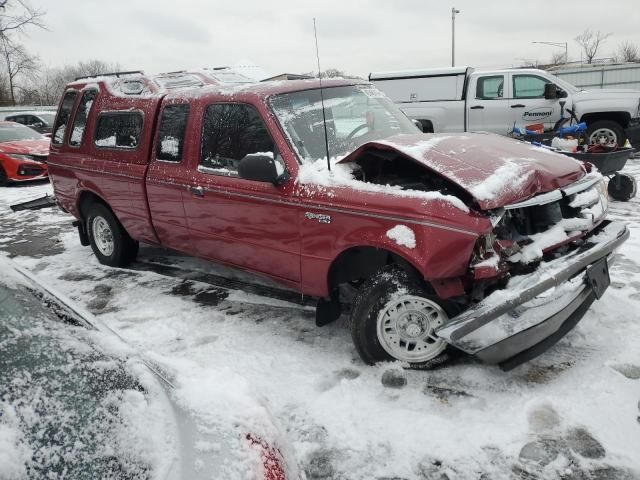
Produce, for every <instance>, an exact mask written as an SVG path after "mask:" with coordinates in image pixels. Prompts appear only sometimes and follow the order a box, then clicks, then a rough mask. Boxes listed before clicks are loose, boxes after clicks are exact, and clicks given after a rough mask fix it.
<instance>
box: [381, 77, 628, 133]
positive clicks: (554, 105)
mask: <svg viewBox="0 0 640 480" xmlns="http://www.w3.org/2000/svg"><path fill="white" fill-rule="evenodd" d="M369 80H370V81H371V82H373V83H374V84H375V85H376V87H377V88H379V89H380V90H382V91H383V92H384V93H385V94H386V95H387V96H388V97H389V98H391V100H393V101H394V102H395V103H397V104H398V105H399V107H400V108H401V109H402V110H403V111H404V112H405V113H406V114H407V115H408V116H409V117H410V118H412V119H415V120H418V121H420V123H421V124H422V127H423V129H424V131H425V132H467V131H489V132H494V133H498V134H502V135H506V134H507V133H509V132H511V130H512V129H513V127H514V125H515V126H517V127H523V126H527V125H531V124H540V123H542V124H544V127H545V130H550V129H552V128H553V126H554V125H555V123H556V122H557V121H558V120H559V119H560V117H561V114H562V106H564V108H566V109H571V110H573V111H574V112H575V114H576V116H577V118H578V119H579V120H580V121H581V122H586V123H587V126H588V131H587V134H588V137H589V142H590V143H598V142H600V143H606V144H612V143H617V144H619V145H622V144H624V142H625V141H626V140H627V138H628V139H630V140H631V141H632V142H637V143H640V91H637V90H605V89H602V90H601V89H596V90H589V91H586V90H579V89H578V88H576V87H574V86H573V85H571V84H570V83H567V82H565V81H564V80H561V79H559V78H557V77H555V76H553V75H551V74H550V73H548V72H546V71H544V70H537V69H504V70H491V71H480V70H474V69H473V68H470V67H452V68H437V69H423V70H407V71H397V72H378V73H371V74H370V75H369ZM565 116H568V114H566V113H565Z"/></svg>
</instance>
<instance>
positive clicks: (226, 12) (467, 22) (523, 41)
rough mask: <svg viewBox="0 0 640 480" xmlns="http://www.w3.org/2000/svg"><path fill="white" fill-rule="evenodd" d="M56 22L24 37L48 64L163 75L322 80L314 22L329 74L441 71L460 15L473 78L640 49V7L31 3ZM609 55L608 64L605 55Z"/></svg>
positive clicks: (423, 2) (373, 0)
mask: <svg viewBox="0 0 640 480" xmlns="http://www.w3.org/2000/svg"><path fill="white" fill-rule="evenodd" d="M31 4H32V5H33V6H35V7H38V8H42V9H43V10H45V11H46V12H47V14H46V16H45V22H46V24H47V27H48V30H42V31H36V30H35V29H31V30H30V33H29V34H28V37H26V38H25V43H26V44H27V46H28V48H29V49H30V51H31V52H32V53H34V54H36V55H38V56H39V57H40V60H41V61H42V63H44V64H45V65H48V66H56V65H60V64H65V63H75V62H77V61H79V60H88V59H93V58H97V59H101V60H106V61H112V62H119V63H120V65H121V67H122V68H123V69H143V70H145V71H148V72H162V71H172V70H180V69H185V68H200V67H205V66H222V65H233V64H236V63H238V62H243V61H247V60H249V61H251V62H253V63H255V64H257V65H260V66H262V67H263V68H264V69H265V70H266V71H267V72H269V73H271V74H274V75H275V74H278V73H282V72H291V73H296V72H307V71H310V70H314V69H316V66H315V50H314V44H313V23H312V22H313V21H312V19H313V17H316V18H317V21H318V29H319V37H320V55H321V62H322V67H323V69H324V68H329V67H333V68H338V69H340V70H343V71H345V72H347V73H351V74H357V75H361V76H366V75H367V74H368V73H369V72H371V71H383V70H397V69H408V68H420V67H441V66H447V65H450V62H451V7H452V6H455V7H456V8H458V9H459V10H461V13H460V14H459V15H458V16H457V19H456V64H457V65H470V66H475V67H481V66H484V67H488V66H510V65H519V64H520V63H522V59H540V60H547V59H549V58H550V57H551V55H552V53H553V52H554V51H557V49H555V48H554V47H550V46H544V45H533V44H532V43H531V42H532V41H534V40H537V41H552V42H564V41H568V42H569V57H570V59H580V49H579V47H578V45H577V44H576V43H575V42H574V41H573V38H574V37H575V36H576V35H577V34H578V33H580V32H581V31H582V30H583V29H584V28H586V27H590V28H592V29H595V30H598V29H600V30H603V31H605V32H611V33H612V36H611V37H610V38H609V39H607V41H606V42H605V44H604V47H603V51H602V54H603V55H604V56H609V55H610V54H611V53H612V52H613V51H614V50H615V49H616V47H617V46H618V44H619V43H620V42H622V41H624V40H629V41H632V42H634V43H636V44H638V45H640V28H639V26H640V0H609V1H608V2H605V1H603V0H582V1H575V0H549V1H546V2H545V1H526V0H525V1H522V0H497V1H496V0H492V1H489V0H484V1H478V0H455V2H442V1H436V0H369V1H358V0H355V1H353V0H352V1H347V0H322V1H316V2H308V1H304V0H235V1H234V0H224V1H220V0H218V1H211V0H178V1H175V0H173V1H169V0H55V1H51V0H31ZM603 55H599V56H603Z"/></svg>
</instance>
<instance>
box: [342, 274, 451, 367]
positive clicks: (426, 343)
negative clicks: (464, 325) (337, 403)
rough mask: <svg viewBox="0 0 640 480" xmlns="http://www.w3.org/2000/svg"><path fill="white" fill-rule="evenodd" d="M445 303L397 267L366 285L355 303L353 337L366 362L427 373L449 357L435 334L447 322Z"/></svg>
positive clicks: (442, 342) (446, 345) (445, 347)
mask: <svg viewBox="0 0 640 480" xmlns="http://www.w3.org/2000/svg"><path fill="white" fill-rule="evenodd" d="M442 304H443V302H442V301H441V300H439V299H438V298H437V297H436V296H435V295H432V294H429V293H428V292H427V291H426V290H425V288H424V287H423V286H422V285H421V284H420V282H418V281H416V280H415V279H412V278H411V277H410V275H409V274H408V273H407V272H406V271H404V270H402V269H401V268H399V267H398V266H396V265H388V266H386V267H384V268H382V269H381V270H380V271H379V272H378V273H376V274H375V275H373V276H372V277H371V278H370V279H368V280H367V281H365V282H364V283H363V284H362V285H361V287H360V289H359V291H358V295H357V296H356V298H355V300H354V302H353V309H352V313H351V337H352V339H353V343H354V344H355V347H356V350H357V351H358V353H359V354H360V357H361V358H362V360H363V361H364V362H365V363H368V364H369V365H373V364H375V363H378V362H390V361H401V362H405V363H407V364H409V366H410V367H411V368H420V369H430V368H434V367H438V366H441V365H442V364H443V363H445V362H447V361H448V360H449V359H450V358H451V355H450V353H451V352H450V350H451V349H450V347H449V346H448V344H447V343H446V342H445V341H444V340H443V339H440V338H438V337H437V336H436V335H435V334H434V329H435V328H437V327H438V326H440V325H442V324H443V323H444V322H446V321H447V320H448V318H449V317H448V314H447V313H446V311H445V310H444V308H443V306H442Z"/></svg>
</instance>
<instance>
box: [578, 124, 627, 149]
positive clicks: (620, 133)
mask: <svg viewBox="0 0 640 480" xmlns="http://www.w3.org/2000/svg"><path fill="white" fill-rule="evenodd" d="M587 139H588V141H589V143H590V144H594V143H595V144H602V145H613V144H617V145H619V146H623V145H624V143H625V142H626V141H627V135H626V134H625V133H624V128H622V125H620V124H619V123H618V122H614V121H612V120H599V121H597V122H593V123H592V124H590V125H589V126H588V128H587Z"/></svg>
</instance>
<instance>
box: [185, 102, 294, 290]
mask: <svg viewBox="0 0 640 480" xmlns="http://www.w3.org/2000/svg"><path fill="white" fill-rule="evenodd" d="M201 132H202V141H201V148H200V152H198V155H197V157H196V158H191V159H190V165H191V168H192V171H191V172H190V178H191V185H190V188H189V190H188V191H185V192H184V193H183V203H184V208H185V213H186V217H187V222H188V226H189V233H190V241H191V248H192V249H193V250H194V251H195V253H197V254H198V255H199V256H202V257H205V258H209V259H212V260H217V261H220V262H223V263H227V264H230V265H234V266H238V267H241V268H244V269H247V270H251V271H254V272H260V273H264V274H266V275H269V276H271V277H275V278H276V279H279V280H281V281H284V282H285V283H288V284H290V285H292V286H294V285H297V284H298V282H299V281H300V228H299V215H298V211H299V207H298V205H297V203H296V202H295V201H294V199H293V197H292V196H291V190H292V181H289V182H285V183H284V184H283V185H279V186H276V185H273V184H271V183H264V182H256V181H250V180H244V179H241V178H239V176H238V165H239V163H240V160H242V158H243V157H244V156H246V155H248V154H252V153H261V154H263V155H273V156H274V159H275V160H276V163H278V164H279V165H280V167H282V168H283V169H284V162H283V161H282V159H281V158H280V156H279V154H278V152H277V149H276V146H275V143H274V141H273V137H272V135H271V134H270V133H269V130H268V128H267V126H266V124H265V122H264V120H263V118H262V116H261V114H260V112H259V111H258V109H256V107H255V106H253V105H249V104H244V103H226V102H225V103H214V104H211V105H208V106H207V107H206V108H205V109H204V112H203V119H202V127H201Z"/></svg>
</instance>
